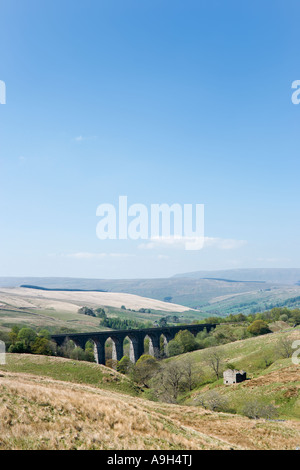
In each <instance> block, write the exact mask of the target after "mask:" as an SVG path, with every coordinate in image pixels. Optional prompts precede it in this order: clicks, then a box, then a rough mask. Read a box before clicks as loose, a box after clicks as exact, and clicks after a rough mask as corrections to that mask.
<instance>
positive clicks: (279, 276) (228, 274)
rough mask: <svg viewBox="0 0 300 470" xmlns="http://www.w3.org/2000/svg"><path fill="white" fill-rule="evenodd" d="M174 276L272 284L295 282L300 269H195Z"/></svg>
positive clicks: (298, 276)
mask: <svg viewBox="0 0 300 470" xmlns="http://www.w3.org/2000/svg"><path fill="white" fill-rule="evenodd" d="M174 277H176V278H177V277H179V278H183V277H184V278H193V279H227V280H231V281H242V282H267V283H272V284H297V283H299V282H300V269H297V268H277V269H276V268H252V269H251V268H248V269H222V270H218V271H195V272H191V273H182V274H176V275H175V276H174Z"/></svg>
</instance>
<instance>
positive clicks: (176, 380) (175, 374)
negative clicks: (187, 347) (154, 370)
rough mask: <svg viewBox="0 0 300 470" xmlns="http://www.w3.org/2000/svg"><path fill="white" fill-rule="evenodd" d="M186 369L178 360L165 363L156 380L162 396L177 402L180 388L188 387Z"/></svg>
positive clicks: (169, 400) (165, 399)
mask: <svg viewBox="0 0 300 470" xmlns="http://www.w3.org/2000/svg"><path fill="white" fill-rule="evenodd" d="M185 374H186V371H185V369H184V366H183V364H180V363H178V362H167V363H165V364H164V365H163V366H162V367H161V369H160V372H159V373H158V375H157V377H156V379H155V382H156V389H157V392H158V394H159V395H160V397H161V398H162V399H163V400H164V401H167V402H169V403H175V402H176V401H177V398H178V394H179V392H180V390H182V389H184V388H186V382H185V380H184V379H185Z"/></svg>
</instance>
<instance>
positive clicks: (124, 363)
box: [117, 356, 132, 374]
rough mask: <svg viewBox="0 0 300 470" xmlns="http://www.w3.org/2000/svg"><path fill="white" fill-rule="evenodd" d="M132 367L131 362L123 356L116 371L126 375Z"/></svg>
mask: <svg viewBox="0 0 300 470" xmlns="http://www.w3.org/2000/svg"><path fill="white" fill-rule="evenodd" d="M131 367H132V362H131V361H130V359H129V357H128V356H123V357H122V359H121V360H120V361H119V362H118V365H117V371H118V372H120V373H121V374H128V373H129V372H130V369H131Z"/></svg>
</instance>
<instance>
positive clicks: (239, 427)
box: [0, 355, 300, 450]
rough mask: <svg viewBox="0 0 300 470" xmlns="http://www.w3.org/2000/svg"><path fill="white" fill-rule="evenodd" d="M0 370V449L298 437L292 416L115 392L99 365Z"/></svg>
mask: <svg viewBox="0 0 300 470" xmlns="http://www.w3.org/2000/svg"><path fill="white" fill-rule="evenodd" d="M1 368H2V373H1V375H0V449H128V450H130V449H180V450H181V449H183V450H184V449H231V448H232V449H294V448H295V447H296V446H297V445H298V444H299V440H300V425H299V423H297V422H296V421H289V422H278V423H273V422H267V421H264V420H258V421H255V422H254V421H251V420H249V419H247V418H243V417H241V416H234V415H230V414H225V413H212V412H209V411H205V410H202V409H200V408H198V407H186V406H175V405H166V404H162V403H154V402H148V401H146V400H143V399H141V398H137V397H132V396H130V395H128V394H127V395H124V394H121V393H117V392H116V391H114V389H115V387H116V386H117V388H118V390H120V383H118V382H115V381H114V380H112V382H110V383H108V382H105V381H103V378H104V377H112V376H118V374H116V373H114V372H113V371H111V370H108V369H106V368H105V367H103V366H97V365H91V364H88V363H81V364H79V363H76V365H75V366H74V363H73V361H70V360H66V359H56V358H46V357H39V356H26V355H24V356H18V355H14V357H11V356H9V361H8V366H1ZM85 369H87V370H85ZM16 371H19V372H16ZM25 372H26V373H25ZM111 374H112V375H111ZM45 375H47V377H45ZM52 377H54V378H52ZM58 378H59V379H60V380H57V379H58ZM67 380H68V381H67ZM81 382H83V383H81ZM85 382H87V383H88V384H89V385H86V383H85ZM104 385H105V387H106V389H103V387H104ZM111 387H112V388H111Z"/></svg>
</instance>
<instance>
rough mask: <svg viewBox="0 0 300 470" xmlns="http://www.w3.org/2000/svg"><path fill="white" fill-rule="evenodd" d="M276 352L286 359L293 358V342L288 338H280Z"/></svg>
mask: <svg viewBox="0 0 300 470" xmlns="http://www.w3.org/2000/svg"><path fill="white" fill-rule="evenodd" d="M275 352H277V354H278V355H279V357H282V358H284V359H288V358H289V357H292V355H293V348H292V343H291V341H290V340H289V339H288V338H286V337H283V338H280V339H279V341H277V343H276V346H275Z"/></svg>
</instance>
